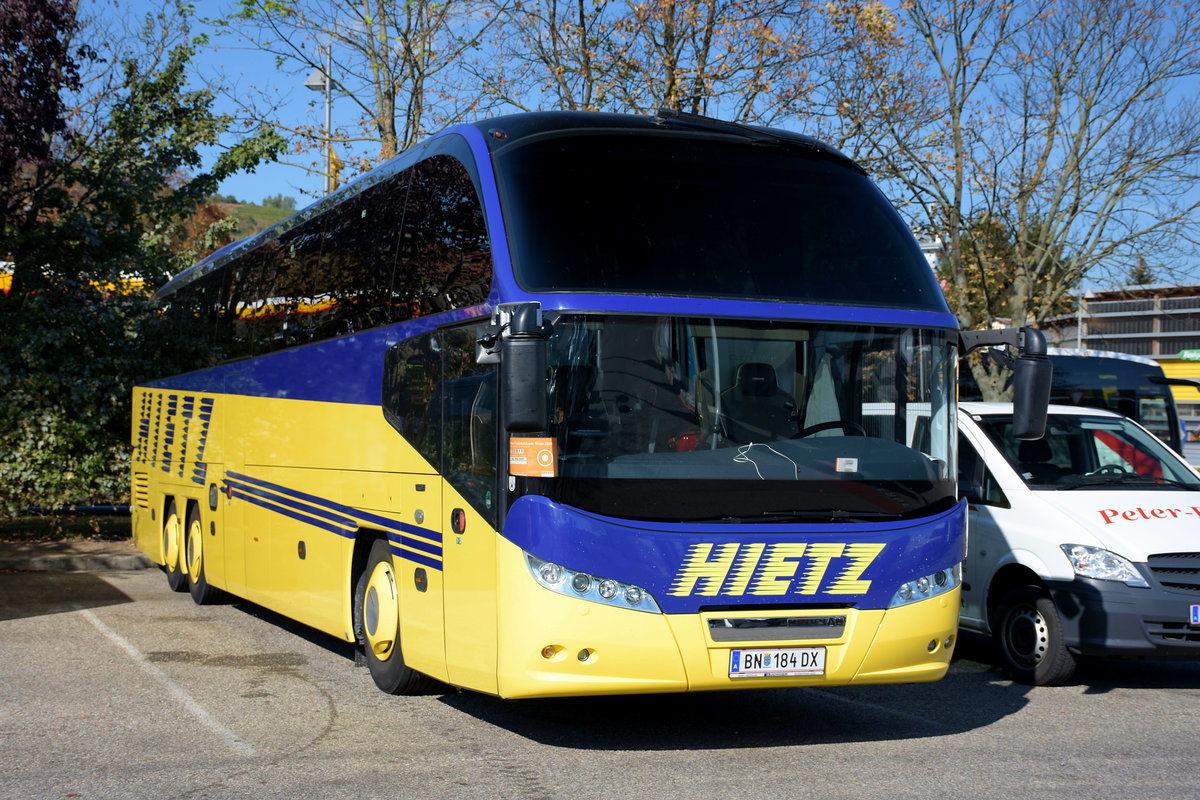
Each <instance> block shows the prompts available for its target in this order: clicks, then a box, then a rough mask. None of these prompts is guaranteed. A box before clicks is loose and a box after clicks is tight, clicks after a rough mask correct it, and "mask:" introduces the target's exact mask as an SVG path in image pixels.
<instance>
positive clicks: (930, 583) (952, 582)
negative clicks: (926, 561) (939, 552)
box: [888, 564, 962, 608]
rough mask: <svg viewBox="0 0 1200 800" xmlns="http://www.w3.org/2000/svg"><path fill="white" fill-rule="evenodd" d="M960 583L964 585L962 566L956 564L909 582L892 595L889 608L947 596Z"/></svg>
mask: <svg viewBox="0 0 1200 800" xmlns="http://www.w3.org/2000/svg"><path fill="white" fill-rule="evenodd" d="M960 583H962V564H955V565H954V566H953V567H947V568H946V569H942V570H938V571H937V572H935V573H933V574H931V575H922V576H921V577H920V578H917V579H916V580H915V581H908V582H907V583H905V584H902V585H901V586H900V588H899V589H897V590H896V593H895V594H894V595H892V602H890V603H888V608H896V607H897V606H906V605H908V604H909V603H917V602H920V601H921V600H928V599H929V598H931V597H937V596H938V595H939V594H945V593H946V592H948V591H950V590H951V589H953V588H954V587H955V586H958V585H959V584H960Z"/></svg>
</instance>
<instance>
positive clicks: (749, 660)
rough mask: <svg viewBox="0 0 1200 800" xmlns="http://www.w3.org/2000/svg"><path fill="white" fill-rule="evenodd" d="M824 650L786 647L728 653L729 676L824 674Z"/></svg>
mask: <svg viewBox="0 0 1200 800" xmlns="http://www.w3.org/2000/svg"><path fill="white" fill-rule="evenodd" d="M824 674H825V648H824V647H788V648H772V649H756V650H731V651H730V652H729V677H731V678H762V677H766V676H770V675H824Z"/></svg>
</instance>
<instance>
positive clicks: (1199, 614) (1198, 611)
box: [1192, 604, 1200, 625]
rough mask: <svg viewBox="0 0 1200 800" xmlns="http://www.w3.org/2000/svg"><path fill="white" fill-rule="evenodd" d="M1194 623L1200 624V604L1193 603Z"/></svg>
mask: <svg viewBox="0 0 1200 800" xmlns="http://www.w3.org/2000/svg"><path fill="white" fill-rule="evenodd" d="M1192 624H1193V625H1200V605H1195V604H1193V605H1192Z"/></svg>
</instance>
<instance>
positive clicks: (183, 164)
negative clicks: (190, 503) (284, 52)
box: [0, 26, 282, 512]
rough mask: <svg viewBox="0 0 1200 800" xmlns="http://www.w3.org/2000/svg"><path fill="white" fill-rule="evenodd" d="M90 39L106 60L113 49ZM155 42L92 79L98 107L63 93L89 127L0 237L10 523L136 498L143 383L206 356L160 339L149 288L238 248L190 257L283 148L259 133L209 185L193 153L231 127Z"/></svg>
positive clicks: (178, 49)
mask: <svg viewBox="0 0 1200 800" xmlns="http://www.w3.org/2000/svg"><path fill="white" fill-rule="evenodd" d="M80 30H81V31H84V30H86V28H85V26H81V28H80ZM156 30H157V31H158V33H160V34H162V33H163V31H162V30H160V29H156ZM149 31H150V29H149V28H148V29H147V30H146V32H147V33H149ZM90 35H92V36H96V35H99V34H98V33H97V32H96V30H92V31H91V32H90ZM92 41H94V42H96V47H95V50H96V51H97V52H101V53H103V52H104V48H105V47H106V46H107V44H106V43H107V42H110V41H115V40H112V39H108V38H107V37H104V36H101V37H100V38H99V39H93V40H92ZM144 43H145V44H146V46H147V49H146V51H145V52H144V53H143V56H144V58H143V59H135V58H127V59H125V60H123V61H121V62H108V63H107V64H106V63H105V62H103V61H101V60H100V59H97V60H96V61H95V62H92V63H91V64H90V65H88V66H90V67H91V68H95V69H97V70H99V71H100V72H101V75H99V76H98V77H97V79H96V81H95V82H94V83H91V82H81V86H85V87H87V89H88V90H90V91H97V92H99V94H98V95H97V96H96V97H95V98H94V101H95V102H93V103H90V104H88V103H83V102H80V98H78V97H71V96H70V95H69V93H68V94H66V95H65V96H64V98H63V105H64V107H66V106H68V105H69V106H70V107H72V108H76V109H80V110H81V111H80V113H76V114H73V115H72V116H70V117H68V118H67V125H66V127H64V128H63V129H61V130H60V131H59V133H58V134H56V135H55V136H54V138H53V139H52V141H51V148H50V153H51V155H50V156H49V158H47V159H46V160H45V161H44V162H43V163H42V164H41V165H39V166H38V167H37V168H36V169H34V168H29V166H28V164H26V165H23V167H22V168H21V169H18V170H17V177H16V178H15V179H14V181H15V183H16V185H17V189H18V190H19V191H21V192H23V193H24V194H23V196H24V197H25V198H26V202H27V205H26V207H24V208H22V209H21V213H20V214H18V215H14V216H15V217H16V219H15V221H12V222H11V223H10V224H7V225H6V227H5V228H4V230H3V232H2V234H0V251H5V252H9V253H12V255H13V258H14V262H15V267H14V275H13V286H12V289H11V291H10V292H9V294H8V296H7V297H6V298H4V299H3V300H2V301H0V304H2V306H3V307H2V308H0V385H3V386H4V389H5V391H4V392H3V393H2V394H0V510H4V511H8V512H15V511H18V510H20V509H22V508H28V507H30V506H41V507H47V506H52V505H57V504H61V503H69V502H76V501H81V500H82V501H88V500H93V501H94V500H105V501H111V500H117V499H119V498H121V497H123V496H127V487H126V483H127V473H126V470H127V465H128V437H129V425H130V409H129V397H130V389H131V387H132V385H133V384H134V383H136V382H138V381H142V380H146V379H148V378H151V377H155V376H157V375H160V374H162V372H164V371H165V372H178V371H183V370H186V369H192V368H195V367H197V366H200V365H203V364H204V363H206V361H205V360H206V359H207V358H209V357H210V355H209V354H207V353H205V352H204V350H203V348H202V347H201V345H200V343H199V342H197V341H167V340H165V339H163V338H162V333H161V326H158V325H156V324H155V322H156V321H157V312H156V310H155V308H154V307H153V306H152V304H151V303H150V301H149V296H148V295H149V289H150V288H152V287H155V286H157V285H159V284H160V283H161V282H162V280H163V279H164V278H165V277H166V276H167V275H169V274H171V273H173V272H175V271H177V270H178V269H179V268H180V267H181V266H183V265H185V264H187V263H190V262H191V261H192V260H193V259H194V257H195V256H196V254H197V253H198V252H200V251H202V250H203V249H206V248H211V247H212V246H215V244H217V243H219V241H220V240H221V237H223V236H227V235H228V232H229V223H228V222H222V221H218V222H217V224H215V225H209V226H207V227H206V228H205V230H204V231H203V233H202V235H201V236H199V237H198V240H197V241H192V240H190V239H189V240H187V242H186V244H185V245H184V246H181V242H183V241H184V237H185V233H184V231H185V226H186V225H187V224H188V222H189V221H192V222H194V221H195V219H196V216H197V214H196V210H197V208H198V207H201V206H202V205H203V201H204V200H205V199H206V198H207V197H209V196H211V195H212V193H213V192H214V190H215V189H216V188H217V185H218V183H219V182H220V181H221V180H222V179H223V178H224V177H226V176H228V175H230V174H233V173H234V172H236V171H238V170H241V169H250V168H252V167H253V166H254V165H255V164H256V163H258V161H259V160H261V159H262V158H267V157H270V156H271V154H272V153H273V152H276V151H278V150H279V149H280V148H281V147H282V142H281V140H280V139H279V138H278V137H277V136H276V135H274V134H273V133H272V132H270V131H261V132H259V133H258V134H257V135H255V136H251V137H248V138H246V139H244V140H242V141H241V142H239V143H237V144H235V145H234V146H232V147H230V148H228V149H227V150H225V151H224V152H223V153H221V155H220V156H218V158H217V159H216V163H215V164H214V166H213V167H212V168H211V169H209V170H207V171H201V170H200V157H199V154H198V152H197V148H198V147H200V146H201V145H212V144H215V143H217V142H218V141H219V139H220V136H221V134H222V133H223V132H224V131H225V130H226V128H227V127H228V124H229V120H228V118H225V117H221V116H218V115H214V114H213V112H212V107H211V105H212V96H211V95H210V94H208V93H207V92H203V91H200V92H197V91H189V90H188V89H187V88H186V86H185V81H184V78H185V73H186V68H187V64H188V59H189V57H190V55H191V49H190V47H189V45H188V44H187V43H186V42H181V41H172V37H171V36H168V35H162V36H158V37H156V38H155V37H152V38H150V39H147V40H145V41H144ZM146 65H150V66H152V67H153V70H152V71H148V70H147V69H146ZM88 66H85V68H88ZM109 66H111V67H114V68H115V72H111V73H110V72H107V71H105V70H106V68H107V67H109ZM106 77H111V81H106V80H104V78H106ZM59 91H67V90H66V88H65V87H63V88H60V89H59ZM67 101H69V102H67ZM92 110H96V113H95V115H94V116H93V115H89V114H88V113H86V112H88V111H92Z"/></svg>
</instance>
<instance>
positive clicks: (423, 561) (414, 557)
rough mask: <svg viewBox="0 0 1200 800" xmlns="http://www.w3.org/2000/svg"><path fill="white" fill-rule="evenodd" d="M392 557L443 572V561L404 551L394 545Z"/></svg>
mask: <svg viewBox="0 0 1200 800" xmlns="http://www.w3.org/2000/svg"><path fill="white" fill-rule="evenodd" d="M392 555H394V556H399V557H400V558H403V559H404V560H405V561H411V562H413V563H414V564H420V565H421V566H423V567H429V568H430V569H436V570H437V571H438V572H441V571H442V562H441V561H435V560H434V559H432V558H427V557H426V556H423V555H421V554H420V553H414V552H412V551H411V550H402V549H400V548H399V547H396V545H394V544H393V545H392Z"/></svg>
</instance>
